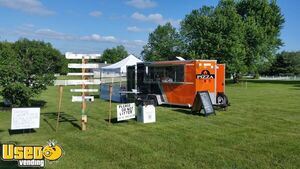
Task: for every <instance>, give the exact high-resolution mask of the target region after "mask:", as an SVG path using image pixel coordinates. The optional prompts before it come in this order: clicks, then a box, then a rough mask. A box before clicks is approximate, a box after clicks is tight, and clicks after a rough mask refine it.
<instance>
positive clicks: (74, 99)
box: [72, 96, 95, 102]
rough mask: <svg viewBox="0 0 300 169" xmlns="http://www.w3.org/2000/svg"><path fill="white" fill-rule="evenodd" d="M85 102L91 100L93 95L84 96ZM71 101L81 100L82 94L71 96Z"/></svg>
mask: <svg viewBox="0 0 300 169" xmlns="http://www.w3.org/2000/svg"><path fill="white" fill-rule="evenodd" d="M84 99H85V101H86V102H93V101H94V100H95V99H94V96H84ZM72 102H82V96H72Z"/></svg>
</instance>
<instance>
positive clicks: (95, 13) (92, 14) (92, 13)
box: [89, 11, 102, 17]
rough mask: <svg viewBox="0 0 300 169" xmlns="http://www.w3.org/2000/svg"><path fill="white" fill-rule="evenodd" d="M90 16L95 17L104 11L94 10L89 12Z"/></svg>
mask: <svg viewBox="0 0 300 169" xmlns="http://www.w3.org/2000/svg"><path fill="white" fill-rule="evenodd" d="M89 15H90V16H93V17H99V16H101V15H102V12H100V11H92V12H90V13H89Z"/></svg>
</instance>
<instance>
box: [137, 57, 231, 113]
mask: <svg viewBox="0 0 300 169" xmlns="http://www.w3.org/2000/svg"><path fill="white" fill-rule="evenodd" d="M143 71H144V72H143ZM137 89H138V91H139V92H140V93H142V94H146V95H152V96H157V97H156V98H159V99H161V101H159V102H161V104H171V105H182V106H189V107H191V106H192V104H193V102H194V99H195V96H196V93H197V92H198V91H208V93H209V94H210V97H211V101H212V103H213V104H218V103H217V96H218V95H220V94H224V91H225V65H224V64H217V61H216V60H192V61H161V62H148V63H147V62H146V63H139V64H138V65H137Z"/></svg>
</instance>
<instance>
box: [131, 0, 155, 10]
mask: <svg viewBox="0 0 300 169" xmlns="http://www.w3.org/2000/svg"><path fill="white" fill-rule="evenodd" d="M126 4H127V5H130V6H133V7H135V8H139V9H144V8H153V7H155V6H156V3H155V2H154V1H151V0H130V1H127V2H126Z"/></svg>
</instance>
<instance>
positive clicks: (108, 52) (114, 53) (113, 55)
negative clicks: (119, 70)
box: [101, 45, 128, 63]
mask: <svg viewBox="0 0 300 169" xmlns="http://www.w3.org/2000/svg"><path fill="white" fill-rule="evenodd" d="M127 56H128V52H127V51H126V49H125V47H124V46H122V45H120V46H117V47H115V48H112V49H105V50H104V52H103V54H102V57H101V60H102V61H103V62H104V61H106V62H107V63H115V62H118V61H120V60H122V59H124V58H126V57H127Z"/></svg>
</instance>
